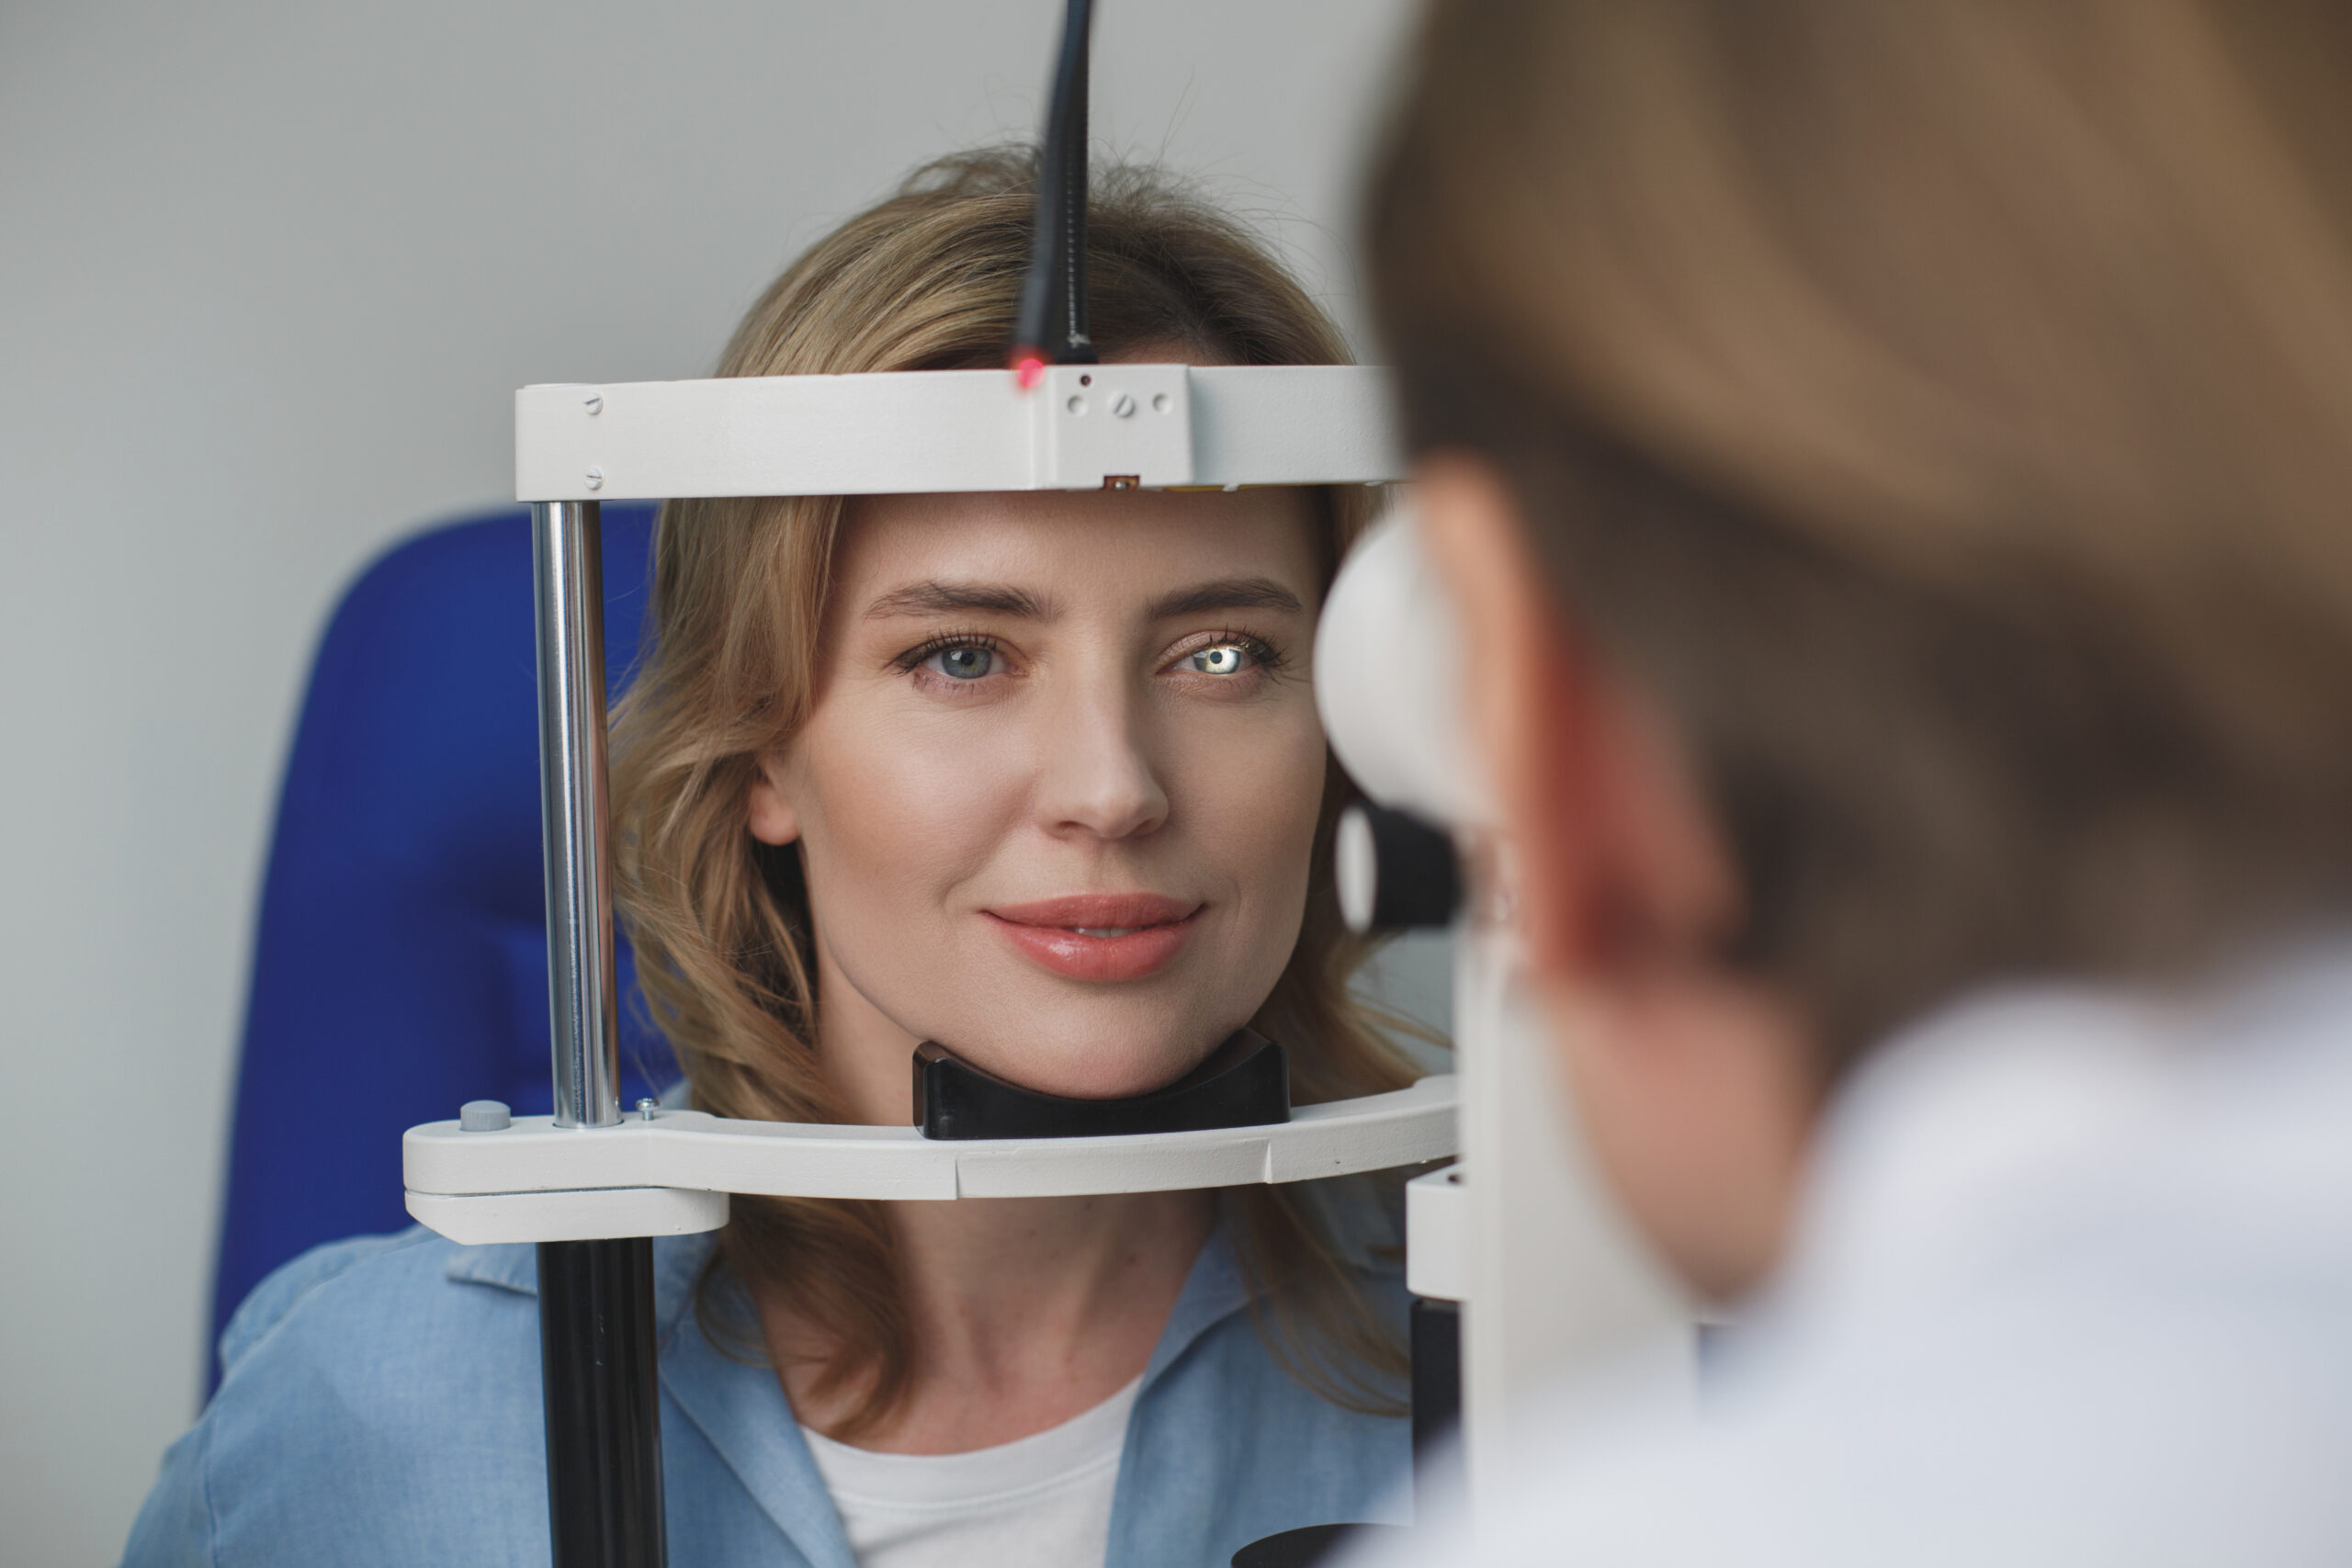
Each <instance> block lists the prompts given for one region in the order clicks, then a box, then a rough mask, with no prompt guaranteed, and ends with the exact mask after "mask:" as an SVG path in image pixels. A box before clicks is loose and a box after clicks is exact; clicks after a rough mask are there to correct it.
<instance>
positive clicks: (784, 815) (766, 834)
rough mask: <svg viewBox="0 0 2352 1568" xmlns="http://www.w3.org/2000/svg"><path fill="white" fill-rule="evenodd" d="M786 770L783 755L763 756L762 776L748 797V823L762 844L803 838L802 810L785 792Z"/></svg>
mask: <svg viewBox="0 0 2352 1568" xmlns="http://www.w3.org/2000/svg"><path fill="white" fill-rule="evenodd" d="M783 772H784V761H783V759H782V758H780V757H776V756H773V755H771V756H766V757H763V758H761V759H760V771H759V775H758V776H757V777H756V778H754V779H753V780H752V787H751V789H750V790H749V791H748V792H747V794H746V796H745V804H746V806H747V807H748V812H747V815H748V817H749V821H748V823H747V826H749V827H750V829H752V837H753V838H754V839H757V840H759V841H760V842H762V843H763V844H788V843H791V842H792V841H793V840H796V839H797V838H799V837H800V813H799V812H798V811H797V810H796V809H795V808H794V807H793V804H792V800H791V797H790V796H789V795H786V794H785V792H784V784H783V783H782V780H781V777H780V775H781V774H782V773H783Z"/></svg>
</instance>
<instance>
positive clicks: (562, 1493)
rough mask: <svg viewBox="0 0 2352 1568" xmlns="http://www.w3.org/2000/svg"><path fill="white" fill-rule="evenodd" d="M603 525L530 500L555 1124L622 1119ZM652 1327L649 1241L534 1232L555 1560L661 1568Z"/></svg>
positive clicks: (576, 510)
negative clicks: (544, 1238) (558, 1237)
mask: <svg viewBox="0 0 2352 1568" xmlns="http://www.w3.org/2000/svg"><path fill="white" fill-rule="evenodd" d="M601 523H602V517H601V514H600V513H599V509H598V508H597V505H596V503H595V502H570V501H560V502H537V503H535V504H534V505H533V506H532V508H531V553H532V567H533V573H532V575H533V582H534V589H535V593H536V598H537V612H538V642H539V797H540V830H541V835H542V847H543V849H544V850H545V852H546V857H547V907H548V1010H549V1014H550V1016H549V1024H550V1032H551V1037H552V1044H553V1046H554V1061H553V1070H554V1079H555V1124H556V1125H557V1126H558V1127H609V1126H612V1125H614V1124H615V1123H616V1122H619V1120H620V1099H619V1086H620V1050H619V1039H618V1034H619V1031H618V1029H617V1028H616V1017H617V1006H616V998H615V996H614V982H613V905H612V824H611V821H610V814H609V809H608V807H607V794H606V787H607V785H606V777H605V592H604V570H603V564H604V563H603V561H602V558H601V557H600V554H599V552H600V548H601V545H602V539H601V535H602V532H603V530H602V527H601ZM653 1331H654V1324H653V1244H652V1243H651V1242H650V1241H649V1240H647V1239H646V1238H644V1237H642V1236H639V1237H632V1238H624V1239H618V1240H595V1241H550V1242H542V1243H540V1245H539V1372H540V1378H541V1380H542V1383H543V1387H544V1392H545V1396H546V1404H547V1434H548V1527H549V1530H550V1534H551V1536H552V1540H553V1544H554V1561H555V1568H662V1563H663V1561H664V1559H665V1558H666V1556H667V1553H668V1547H667V1544H666V1542H665V1540H664V1539H663V1531H662V1428H661V1404H660V1398H661V1395H660V1392H659V1384H658V1382H656V1379H655V1375H654V1332H653Z"/></svg>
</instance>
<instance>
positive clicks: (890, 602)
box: [865, 581, 1049, 621]
mask: <svg viewBox="0 0 2352 1568" xmlns="http://www.w3.org/2000/svg"><path fill="white" fill-rule="evenodd" d="M958 611H961V612H965V613H970V612H972V611H985V612H988V613H989V614H992V615H1018V616H1020V617H1022V618H1023V619H1025V620H1033V621H1042V620H1046V619H1048V618H1049V616H1048V615H1047V613H1046V607H1045V605H1043V604H1039V603H1038V601H1037V596H1036V595H1035V594H1034V593H1031V592H1028V591H1027V590H1025V589H1020V588H1011V587H1006V586H1004V585H1002V584H1001V583H992V582H936V581H934V582H910V583H908V584H907V585H906V586H905V587H903V588H893V589H892V590H890V592H888V593H885V594H883V595H882V597H880V598H879V599H876V600H875V601H874V603H872V604H868V605H867V606H866V607H865V618H866V619H868V620H882V619H886V618H887V617H888V616H891V615H953V614H955V613H956V612H958Z"/></svg>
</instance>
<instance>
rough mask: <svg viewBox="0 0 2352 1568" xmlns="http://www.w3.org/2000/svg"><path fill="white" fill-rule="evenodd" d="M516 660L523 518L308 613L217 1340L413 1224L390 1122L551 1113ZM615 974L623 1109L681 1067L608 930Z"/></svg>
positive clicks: (630, 534) (619, 576)
mask: <svg viewBox="0 0 2352 1568" xmlns="http://www.w3.org/2000/svg"><path fill="white" fill-rule="evenodd" d="M652 522H653V509H652V508H651V507H650V505H645V504H636V505H608V506H606V507H605V509H604V569H605V652H606V657H605V666H606V690H607V692H608V693H611V694H616V695H617V694H618V691H619V689H620V687H621V686H622V685H623V684H624V683H625V682H626V681H627V678H628V671H629V670H630V668H631V667H632V665H633V664H634V661H635V656H636V652H637V648H638V635H639V620H640V617H641V614H642V611H643V609H644V605H645V587H646V572H647V567H648V562H649V552H650V543H651V535H652ZM536 649H537V643H536V639H535V635H534V631H533V626H532V598H531V522H530V515H529V513H527V512H526V511H524V510H521V509H513V510H509V511H505V512H501V513H495V514H492V515H489V516H484V517H479V518H472V519H468V520H466V521H462V522H458V523H454V524H450V525H447V526H445V527H439V528H435V529H433V530H431V531H430V532H427V533H424V534H421V535H419V536H416V537H414V538H412V539H410V540H408V541H406V542H405V543H403V544H401V545H399V546H397V547H394V548H393V549H392V550H390V552H389V553H388V554H386V555H385V556H383V557H382V558H379V560H377V561H376V562H375V564H374V565H372V566H370V567H369V568H368V570H366V571H365V572H363V573H362V574H361V576H360V578H359V580H358V581H356V583H354V584H353V585H352V588H351V590H350V592H348V593H346V594H345V596H344V600H343V603H342V604H341V605H340V606H338V607H337V609H336V610H335V613H334V619H333V621H332V622H331V623H330V624H329V625H328V626H327V631H326V636H325V637H324V638H323V639H322V642H321V644H320V647H319V655H318V661H317V664H316V666H315V667H314V668H313V669H312V671H311V683H310V691H309V694H308V695H307V696H306V697H305V699H304V701H303V704H302V715H301V720H300V726H299V728H297V729H296V731H295V736H294V746H293V750H292V752H291V754H290V756H289V758H288V762H287V768H286V785H285V793H284V795H283V796H282V797H281V799H280V800H279V803H278V808H277V832H276V834H275V836H274V839H273V840H272V843H271V847H270V854H269V870H268V876H267V880H266V884H265V886H264V888H263V893H262V902H261V921H260V929H259V931H258V934H257V936H256V939H255V942H254V970H253V986H252V992H251V996H250V999H249V1002H248V1008H247V1013H246V1020H245V1034H244V1043H243V1059H242V1061H241V1063H240V1066H239V1068H238V1079H237V1094H236V1111H235V1118H236V1119H235V1124H234V1130H233V1132H232V1136H231V1140H230V1158H229V1182H228V1195H227V1201H226V1212H225V1213H224V1215H223V1220H222V1224H221V1233H220V1258H219V1265H218V1271H217V1273H216V1275H215V1285H214V1292H213V1319H214V1321H213V1334H214V1338H215V1340H216V1341H217V1340H218V1338H219V1334H220V1328H221V1327H222V1326H223V1325H225V1324H226V1323H227V1321H228V1318H229V1314H231V1313H232V1312H233V1311H235V1310H236V1307H237V1303H240V1302H242V1301H243V1299H244V1296H245V1292H247V1291H249V1290H251V1289H252V1288H253V1286H254V1284H255V1283H256V1282H257V1281H259V1280H260V1279H261V1278H262V1276H263V1275H265V1274H266V1273H268V1272H269V1271H270V1270H271V1269H275V1268H277V1266H278V1265H279V1264H281V1263H284V1262H286V1261H287V1260H288V1259H289V1258H294V1257H296V1256H298V1255H299V1254H300V1253H301V1252H303V1251H304V1250H306V1249H307V1248H309V1247H315V1246H317V1245H318V1244H320V1243H321V1242H325V1241H333V1240H335V1239H337V1238H338V1237H342V1236H346V1235H361V1234H365V1233H368V1232H382V1231H393V1230H399V1229H401V1228H402V1227H404V1226H405V1225H407V1224H408V1223H409V1221H408V1216H407V1213H406V1212H405V1211H404V1209H403V1208H402V1206H401V1132H402V1131H403V1130H404V1129H406V1128H408V1127H411V1126H413V1125H414V1124H416V1123H417V1122H430V1121H436V1120H440V1119H443V1118H447V1117H451V1116H455V1115H456V1114H457V1112H458V1105H459V1104H460V1103H462V1102H463V1101H465V1100H505V1101H506V1102H507V1103H508V1104H510V1105H512V1106H514V1107H515V1111H517V1112H518V1113H526V1112H535V1111H536V1112H544V1111H547V1110H548V1106H549V1103H550V1091H549V1086H548V1048H549V1047H548V968H547V936H546V908H545V903H544V898H545V894H544V883H543V881H542V878H541V875H540V855H539V765H538V705H537V682H536V673H535V665H536V657H537V654H536ZM620 985H621V997H622V1020H623V1021H622V1027H621V1046H622V1051H621V1055H622V1064H623V1076H624V1092H625V1095H626V1096H627V1099H628V1100H634V1099H635V1098H636V1097H637V1096H639V1095H641V1094H652V1093H657V1092H658V1091H659V1087H660V1086H662V1085H666V1084H668V1083H669V1082H671V1081H672V1080H673V1079H674V1077H676V1073H677V1069H676V1066H675V1063H674V1060H673V1057H672V1055H671V1054H670V1050H669V1047H668V1046H667V1045H666V1044H665V1043H663V1042H662V1039H661V1037H660V1036H659V1035H658V1034H657V1033H655V1032H653V1031H652V1030H650V1028H648V1027H646V1026H645V1024H644V1022H643V1021H642V1018H641V1015H640V1014H639V1010H637V1009H636V1008H634V1007H632V1006H631V1005H630V998H632V997H633V995H634V991H635V986H634V970H633V966H632V964H631V962H630V958H629V954H628V947H627V945H626V943H624V944H623V945H622V947H621V952H620ZM625 1102H626V1101H625ZM217 1375H218V1372H217V1369H216V1371H215V1376H216V1377H217Z"/></svg>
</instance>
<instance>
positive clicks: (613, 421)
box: [515, 365, 1399, 502]
mask: <svg viewBox="0 0 2352 1568" xmlns="http://www.w3.org/2000/svg"><path fill="white" fill-rule="evenodd" d="M1396 454H1397V444H1396V442H1395V440H1394V437H1393V434H1392V431H1391V423H1390V414H1389V412H1388V378H1387V374H1386V373H1385V371H1381V370H1374V369H1369V368H1365V367H1360V366H1352V365H1283V366H1203V365H1193V366H1188V365H1057V366H1053V367H1049V368H1047V369H1046V372H1045V374H1044V377H1043V378H1042V380H1041V382H1040V383H1039V384H1038V385H1037V386H1035V387H1030V388H1023V387H1022V386H1021V385H1019V383H1018V382H1017V381H1016V380H1015V378H1014V377H1013V375H1012V372H1011V371H1005V370H932V371H894V372H888V373H882V374H876V375H867V376H763V377H742V378H727V379H719V380H706V381H628V382H620V383H616V384H611V385H594V384H582V385H577V386H538V387H526V388H524V389H522V390H521V391H519V392H516V393H515V496H516V499H518V500H522V501H529V502H549V501H618V500H656V501H662V500H668V499H670V498H672V497H673V496H718V495H885V494H900V495H909V494H920V493H925V492H937V491H1031V490H1099V489H1102V488H1104V487H1105V486H1106V485H1108V486H1110V487H1112V488H1119V489H1124V488H1128V487H1134V488H1138V489H1146V490H1149V489H1158V488H1162V487H1171V488H1176V487H1186V486H1200V487H1204V488H1212V489H1236V488H1238V487H1241V486H1244V485H1305V484H1378V483H1381V482H1384V481H1386V480H1390V479H1396V478H1397V477H1398V473H1399V464H1398V461H1397V455H1396Z"/></svg>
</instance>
